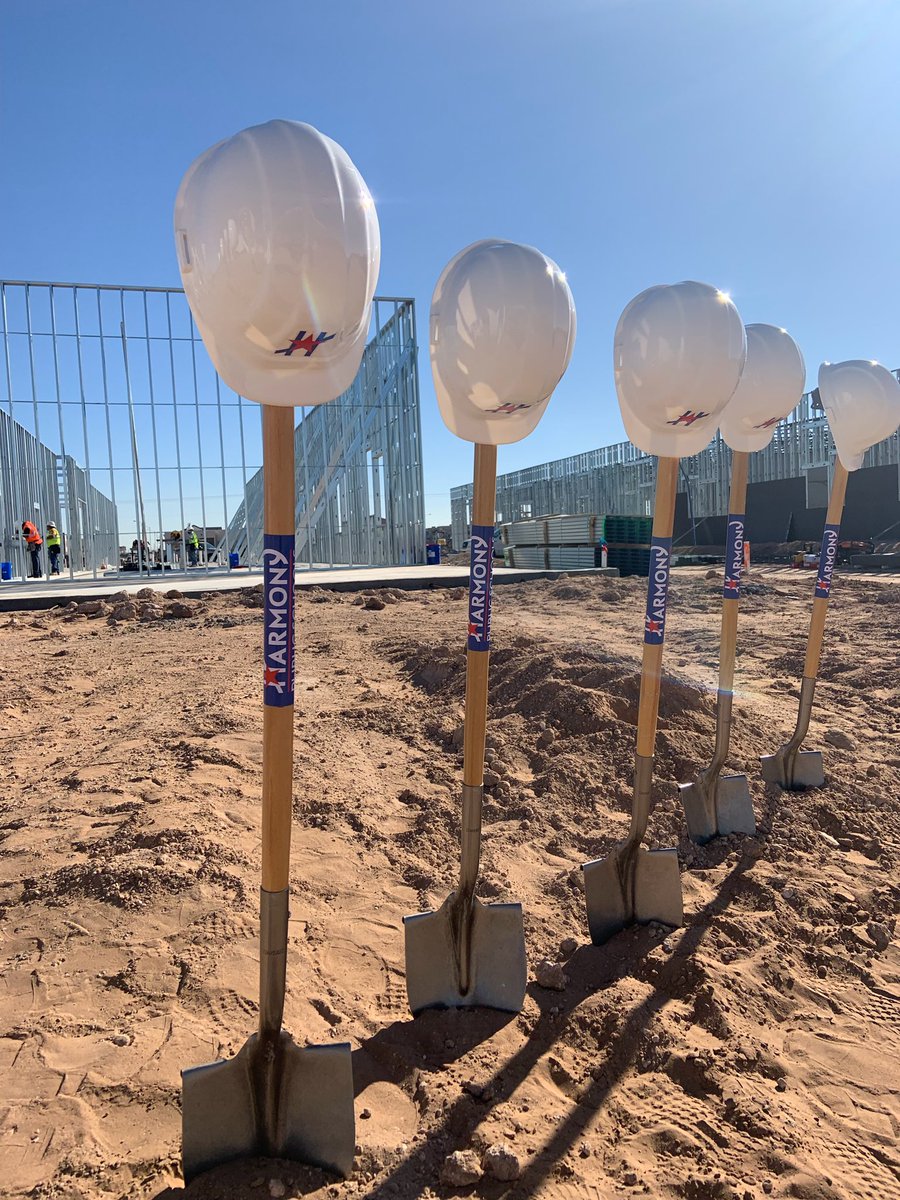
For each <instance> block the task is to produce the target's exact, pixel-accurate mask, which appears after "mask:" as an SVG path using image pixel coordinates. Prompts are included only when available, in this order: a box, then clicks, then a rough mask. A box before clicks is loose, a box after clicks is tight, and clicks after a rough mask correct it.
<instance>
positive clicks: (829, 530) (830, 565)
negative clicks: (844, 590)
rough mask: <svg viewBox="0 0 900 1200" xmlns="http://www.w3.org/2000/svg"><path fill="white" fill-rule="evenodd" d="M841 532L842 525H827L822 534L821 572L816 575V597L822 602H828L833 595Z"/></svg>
mask: <svg viewBox="0 0 900 1200" xmlns="http://www.w3.org/2000/svg"><path fill="white" fill-rule="evenodd" d="M840 532H841V527H840V525H826V526H825V529H824V531H823V533H822V550H821V553H820V554H819V570H818V573H817V574H816V596H817V597H818V598H819V599H820V600H827V599H828V597H829V596H830V595H831V577H832V575H833V574H834V564H835V562H836V561H837V548H838V536H839V535H840Z"/></svg>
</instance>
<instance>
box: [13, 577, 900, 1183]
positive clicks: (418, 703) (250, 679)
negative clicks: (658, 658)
mask: <svg viewBox="0 0 900 1200" xmlns="http://www.w3.org/2000/svg"><path fill="white" fill-rule="evenodd" d="M644 588H645V584H644V582H643V581H642V580H639V579H623V580H616V579H608V578H603V579H598V578H592V579H587V578H585V579H578V578H568V579H566V578H564V579H561V580H559V581H555V582H548V581H541V582H534V583H529V584H516V585H504V586H503V587H498V588H497V589H496V593H495V595H496V599H495V612H494V644H495V653H494V655H493V659H492V692H491V717H490V725H489V745H490V747H491V754H490V759H491V761H490V764H489V765H490V771H491V774H490V776H489V779H490V781H491V786H490V789H489V800H488V802H487V804H486V810H485V845H484V854H483V878H482V884H481V888H480V894H481V896H482V898H483V899H487V900H490V899H504V898H506V899H517V900H521V901H522V903H523V905H524V908H525V927H526V935H527V940H528V951H529V958H530V964H531V973H532V978H531V981H530V982H529V987H528V995H527V998H526V1001H525V1007H524V1010H523V1012H522V1013H521V1014H520V1015H518V1016H510V1015H509V1014H501V1013H495V1012H489V1011H485V1010H480V1011H463V1010H458V1011H444V1012H437V1011H433V1012H428V1013H425V1014H423V1015H421V1016H419V1017H418V1018H417V1019H415V1020H413V1019H412V1018H411V1017H410V1014H409V1012H408V1009H407V1007H406V996H405V988H404V964H403V935H402V926H401V920H402V917H403V915H404V914H405V913H413V912H416V911H420V910H422V909H424V908H428V907H431V906H436V905H438V904H439V903H440V902H441V901H442V900H443V899H444V897H445V896H446V895H447V894H448V892H449V891H450V890H451V889H452V888H453V886H454V881H455V871H456V864H457V836H458V834H457V823H458V811H459V805H458V798H459V788H460V781H461V759H460V746H461V736H460V735H461V726H460V722H461V716H462V699H463V694H464V666H465V660H464V651H463V648H462V647H463V640H464V628H465V622H466V606H465V596H464V592H463V590H462V589H455V590H449V591H448V590H436V591H433V592H398V591H382V592H379V593H377V594H375V595H374V596H372V597H365V596H361V595H356V596H352V595H340V594H332V593H328V592H312V593H304V594H302V595H301V596H300V597H299V600H298V606H297V615H298V623H299V625H298V637H297V644H298V662H297V701H298V711H297V716H296V734H297V754H296V763H295V808H294V812H295V822H294V841H293V852H292V887H293V893H294V899H293V903H292V913H291V926H290V939H291V945H290V958H289V967H288V1002H287V1011H286V1026H287V1028H288V1029H290V1030H291V1032H292V1033H293V1034H294V1035H295V1037H296V1038H297V1039H298V1041H300V1042H301V1044H302V1043H303V1042H304V1041H311V1042H323V1041H324V1042H328V1041H331V1040H336V1041H349V1042H350V1043H351V1045H352V1048H353V1064H354V1078H355V1087H356V1093H357V1097H356V1113H357V1141H358V1148H357V1151H358V1152H357V1156H356V1164H355V1168H354V1173H353V1176H352V1177H351V1178H350V1179H349V1180H348V1181H345V1182H339V1181H336V1180H335V1179H334V1178H331V1177H328V1176H326V1175H323V1174H321V1173H319V1172H316V1171H313V1170H310V1169H305V1168H302V1167H300V1166H297V1165H296V1164H290V1163H282V1162H263V1161H261V1160H260V1161H257V1162H253V1163H245V1164H239V1165H231V1166H226V1167H223V1168H220V1169H219V1170H217V1171H215V1172H212V1173H210V1174H209V1175H207V1176H204V1177H201V1178H200V1179H198V1180H197V1181H195V1183H194V1184H193V1185H192V1186H191V1188H190V1189H188V1191H187V1192H186V1193H185V1192H182V1190H181V1189H182V1183H181V1177H180V1169H179V1154H180V1111H179V1105H180V1076H179V1072H180V1070H181V1069H182V1068H185V1067H188V1066H193V1065H197V1064H200V1063H203V1062H206V1061H210V1060H211V1059H214V1058H215V1057H217V1056H227V1055H230V1054H231V1053H233V1052H235V1051H236V1050H237V1049H238V1048H239V1047H240V1045H241V1044H242V1043H243V1042H244V1040H245V1039H246V1037H247V1036H248V1035H249V1034H250V1033H251V1032H252V1031H253V1028H254V1024H255V1020H256V1013H257V1004H256V999H257V943H256V933H257V887H258V869H259V868H258V851H259V833H258V825H259V794H260V762H261V750H260V692H261V688H260V678H259V677H260V667H259V657H260V653H259V652H260V640H261V623H262V613H261V611H260V609H259V607H258V603H259V600H260V597H259V593H258V592H256V593H254V592H245V593H239V594H232V595H229V596H219V597H208V598H201V599H200V600H199V601H183V600H180V599H178V598H175V599H173V600H166V601H165V602H164V603H162V604H159V603H157V602H152V601H146V602H144V601H141V602H139V603H138V604H137V606H136V607H134V608H129V607H128V606H127V605H126V606H125V608H124V610H122V609H121V608H120V609H119V619H118V620H115V618H114V620H115V623H112V624H111V623H110V620H109V609H108V608H107V607H104V608H101V611H99V612H97V613H95V614H92V615H77V614H70V613H66V612H55V613H38V614H19V615H17V616H13V617H3V618H0V745H2V758H0V761H2V787H0V1196H2V1197H4V1198H10V1197H21V1196H29V1197H34V1198H36V1200H37V1198H40V1200H51V1198H54V1200H63V1198H65V1200H68V1198H70V1197H71V1198H72V1200H75V1198H78V1200H112V1198H115V1197H124V1196H134V1197H140V1198H141V1200H176V1198H177V1197H179V1196H185V1197H186V1200H189V1198H190V1197H194V1198H195V1200H216V1198H221V1200H269V1198H270V1197H271V1198H273V1200H277V1198H278V1197H282V1196H298V1195H307V1194H309V1195H313V1196H317V1197H318V1196H321V1197H325V1196H328V1197H336V1198H337V1200H345V1198H348V1197H358V1196H366V1197H372V1198H374V1200H387V1198H388V1197H395V1198H401V1197H404V1198H405V1197H420V1196H421V1197H437V1196H441V1197H443V1196H447V1195H449V1194H451V1193H452V1192H453V1191H454V1190H455V1189H454V1188H453V1187H451V1186H450V1185H445V1184H442V1182H441V1171H442V1167H443V1165H444V1162H445V1159H446V1158H447V1156H448V1155H449V1154H451V1152H454V1151H463V1150H469V1151H472V1152H473V1153H472V1154H471V1155H469V1156H468V1159H469V1161H470V1162H473V1163H476V1164H477V1163H479V1162H480V1161H481V1160H482V1157H483V1155H484V1153H485V1151H486V1150H487V1149H488V1148H490V1147H496V1146H498V1145H505V1146H507V1147H508V1148H509V1151H510V1154H509V1155H506V1156H504V1155H502V1154H499V1153H498V1152H497V1151H496V1150H495V1151H494V1155H493V1156H490V1155H489V1156H488V1159H487V1160H486V1161H497V1160H499V1161H500V1162H501V1164H503V1163H505V1164H506V1165H507V1166H509V1168H510V1171H509V1173H511V1174H515V1173H516V1171H517V1170H518V1172H519V1177H518V1179H515V1180H511V1181H505V1182H504V1181H499V1180H497V1179H495V1178H492V1177H489V1176H485V1177H484V1178H483V1179H482V1180H481V1181H479V1182H477V1183H476V1184H474V1186H473V1188H472V1189H471V1190H472V1192H473V1194H475V1195H477V1196H480V1197H484V1198H486V1200H499V1198H500V1197H508V1198H509V1200H514V1198H515V1200H521V1198H524V1197H531V1196H537V1197H553V1198H558V1200H568V1198H572V1200H574V1198H576V1197H587V1198H589V1200H609V1198H613V1197H615V1198H618V1197H632V1196H651V1197H662V1198H666V1200H676V1198H680V1200H762V1197H763V1196H768V1195H771V1196H774V1197H797V1198H803V1200H857V1198H859V1200H863V1198H864V1200H900V1152H898V1133H900V944H898V941H897V938H896V916H897V913H898V911H900V886H898V879H897V872H896V868H897V863H898V859H900V797H898V778H900V714H898V708H897V683H898V656H897V649H896V646H897V642H896V638H897V625H898V619H900V587H898V586H896V585H893V586H892V585H891V584H890V583H887V582H885V583H881V582H866V581H861V580H858V579H853V578H852V577H847V576H841V577H840V578H838V579H837V580H836V585H835V589H834V599H833V601H832V606H831V610H830V612H829V625H828V630H827V635H826V646H825V651H824V656H823V664H822V672H821V676H820V683H819V691H818V694H817V706H816V710H815V713H814V717H813V723H812V730H811V735H810V739H809V743H808V745H809V746H810V747H814V748H818V749H822V750H824V752H825V763H826V772H827V776H828V779H827V784H826V786H825V787H824V788H822V789H820V790H817V791H810V792H807V793H804V794H793V793H791V794H782V793H780V792H779V791H778V790H777V789H775V788H772V787H766V786H765V785H764V784H763V783H762V782H761V781H760V778H759V772H758V763H757V759H758V756H759V755H760V754H761V753H768V752H771V751H772V750H774V749H775V748H777V746H779V745H780V744H781V743H782V742H783V740H784V738H785V735H786V734H787V732H788V730H789V728H790V727H792V725H793V721H794V718H795V715H796V703H797V695H798V678H799V675H800V673H801V670H802V662H803V648H804V642H805V635H806V625H807V622H808V616H809V611H810V604H811V591H812V578H811V575H809V574H807V573H801V572H792V571H790V570H788V569H786V568H785V569H769V570H765V569H763V570H755V571H754V572H753V574H752V576H751V577H750V580H749V581H748V586H747V588H746V592H747V594H746V598H745V600H744V601H743V602H742V607H741V628H740V634H739V637H740V659H739V664H738V696H737V699H736V704H735V732H734V738H733V745H732V750H733V757H732V760H731V762H730V764H729V765H730V768H731V769H732V770H737V771H742V770H745V771H746V772H747V773H748V775H749V777H750V787H751V790H752V793H753V799H754V803H755V807H756V813H757V819H758V823H759V831H758V836H757V838H755V839H746V838H740V837H733V838H729V839H727V840H724V841H718V842H715V843H712V844H710V845H709V846H708V847H705V848H702V849H700V848H697V847H695V846H693V845H692V843H690V842H689V841H688V840H687V838H686V836H685V830H684V823H683V819H682V816H681V810H680V806H679V803H678V800H677V791H676V784H677V783H678V782H679V781H686V780H689V779H691V778H692V777H693V776H694V775H695V774H696V772H697V771H698V769H699V768H701V767H702V766H703V765H705V763H706V762H707V761H708V759H709V756H710V754H711V751H712V740H713V730H714V699H715V680H716V660H717V652H718V623H719V613H720V583H719V581H717V580H713V579H706V578H705V573H704V572H703V571H696V570H693V569H690V570H681V571H676V572H675V573H674V576H673V585H672V600H671V609H670V615H669V623H668V628H667V649H666V667H667V670H668V672H669V674H668V675H667V677H666V679H665V680H664V683H663V689H662V709H661V721H660V732H659V736H658V743H657V777H656V788H655V795H656V807H655V811H654V814H653V817H652V819H651V838H650V841H651V844H652V845H659V846H672V845H677V846H678V848H679V852H680V861H681V867H682V872H683V873H682V883H683V889H684V896H685V911H686V918H685V927H684V928H683V929H679V930H677V931H675V932H671V931H669V930H667V929H664V928H661V927H645V928H640V929H637V930H631V931H629V932H626V933H624V934H622V935H620V936H618V937H616V938H615V939H613V941H611V942H610V943H608V944H607V945H606V946H604V947H602V948H598V947H592V946H591V945H590V943H589V940H588V936H587V925H586V919H585V911H584V896H583V892H582V889H581V871H580V864H581V863H582V862H584V861H586V860H588V859H591V858H594V857H597V856H600V855H603V854H605V853H606V852H607V851H608V850H609V848H610V847H611V846H612V844H613V843H614V842H615V841H616V840H617V839H618V838H620V837H621V836H622V834H623V832H624V831H625V829H626V827H627V821H628V808H629V803H630V774H631V762H632V754H633V747H634V722H635V718H636V708H637V695H638V676H637V663H638V657H639V651H640V636H641V627H642V623H643V611H644V610H643V597H644ZM545 958H549V959H550V960H553V961H555V962H562V963H563V964H564V967H563V970H564V975H565V979H566V982H565V986H564V988H563V990H550V989H547V988H544V987H540V986H538V985H537V983H536V982H535V981H534V979H533V972H534V969H535V967H536V965H537V963H538V962H539V961H540V960H541V959H545ZM501 1173H502V1172H501ZM461 1190H465V1189H461Z"/></svg>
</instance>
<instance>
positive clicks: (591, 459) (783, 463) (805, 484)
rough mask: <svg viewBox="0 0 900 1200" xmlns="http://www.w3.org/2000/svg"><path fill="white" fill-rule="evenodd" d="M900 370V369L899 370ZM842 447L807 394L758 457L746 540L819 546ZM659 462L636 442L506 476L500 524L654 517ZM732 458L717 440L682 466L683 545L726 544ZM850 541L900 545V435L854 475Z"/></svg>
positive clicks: (500, 488) (456, 505) (457, 492)
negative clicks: (568, 516) (837, 449)
mask: <svg viewBox="0 0 900 1200" xmlns="http://www.w3.org/2000/svg"><path fill="white" fill-rule="evenodd" d="M895 373H896V372H895ZM833 461H834V445H833V443H832V440H831V435H830V433H829V431H828V422H827V420H826V418H825V414H824V412H823V411H822V405H821V402H820V401H819V395H818V391H814V392H808V393H807V394H806V395H804V396H803V398H802V400H801V402H800V404H799V405H798V406H797V407H796V408H795V409H794V411H793V412H792V413H791V414H790V415H789V416H788V417H787V418H786V419H785V420H784V421H782V422H781V423H780V424H779V425H777V426H776V427H775V434H774V437H773V438H772V441H771V443H770V444H769V446H768V447H767V448H766V449H765V450H760V451H759V452H758V453H756V454H753V455H751V456H750V479H749V486H748V489H747V524H746V533H747V538H748V540H750V541H751V542H753V541H757V542H787V541H807V540H811V541H818V539H819V538H820V537H821V534H822V526H823V524H824V522H825V509H826V508H827V506H828V492H829V488H830V481H831V472H832V468H833ZM655 464H656V460H655V459H654V458H652V457H651V456H649V455H647V454H644V453H643V452H642V451H640V450H638V449H637V448H636V447H635V446H632V444H631V443H630V442H617V443H616V444H615V445H613V446H605V447H603V448H602V449H599V450H588V451H586V452H585V453H584V454H574V455H572V456H571V457H569V458H558V459H556V460H555V461H553V462H546V463H541V464H540V465H539V466H534V467H525V468H524V469H523V470H521V471H511V472H510V473H509V474H507V475H499V476H498V477H497V521H498V523H500V522H506V521H518V520H522V519H525V518H528V517H543V516H551V515H555V514H562V513H598V514H600V513H603V514H607V515H613V514H614V515H617V516H648V515H649V514H650V513H651V512H652V510H653V496H654V490H655V486H656V484H655V477H656V468H655ZM730 472H731V451H730V450H729V449H728V447H727V446H726V445H725V443H724V442H723V441H722V439H721V437H720V436H719V435H718V434H716V437H715V438H714V439H713V441H712V442H711V443H710V445H709V446H707V448H706V449H705V450H703V451H702V452H701V453H700V454H695V455H694V456H693V457H692V458H683V459H682V460H681V471H680V479H679V484H678V499H677V505H676V510H675V541H676V542H677V543H680V544H682V545H685V544H694V545H720V544H724V541H725V518H726V514H727V511H728V488H729V479H730ZM471 512H472V485H471V483H467V484H462V485H461V486H459V487H455V488H452V489H451V492H450V514H451V519H452V527H453V544H454V545H455V546H461V545H462V542H463V540H464V539H465V538H467V537H468V536H469V534H468V527H469V525H470V523H471V519H472V518H471ZM841 534H842V536H843V537H846V538H859V539H872V540H875V541H877V540H880V539H881V537H882V536H883V537H884V539H885V540H890V541H898V540H900V432H897V433H894V434H892V436H891V437H889V438H886V439H885V440H884V441H883V442H879V443H878V445H877V446H873V447H872V448H871V449H870V450H869V451H868V452H867V453H866V457H865V461H864V464H863V467H862V468H861V469H860V470H859V471H853V472H851V474H850V482H849V485H848V488H847V503H846V507H845V509H844V518H843V521H842V523H841Z"/></svg>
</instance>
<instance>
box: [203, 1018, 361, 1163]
mask: <svg viewBox="0 0 900 1200" xmlns="http://www.w3.org/2000/svg"><path fill="white" fill-rule="evenodd" d="M257 1045H258V1035H256V1034H254V1035H253V1037H251V1038H250V1039H249V1040H248V1041H247V1042H245V1043H244V1045H243V1046H242V1047H241V1049H240V1050H239V1051H238V1053H237V1054H236V1055H235V1056H234V1058H229V1059H226V1060H224V1061H220V1062H214V1063H207V1064H205V1065H204V1066H201V1067H192V1068H191V1069H190V1070H188V1071H182V1073H181V1081H182V1168H183V1172H184V1179H185V1182H186V1183H188V1182H190V1180H191V1179H193V1178H195V1176H197V1175H200V1174H201V1173H202V1172H203V1171H208V1170H210V1169H211V1168H212V1167H216V1166H219V1165H220V1164H221V1163H225V1162H230V1161H231V1160H232V1159H236V1158H252V1157H256V1156H262V1155H271V1156H274V1157H276V1158H290V1159H294V1160H296V1161H298V1162H303V1163H309V1164H311V1165H313V1166H317V1167H323V1168H324V1169H325V1170H327V1171H333V1172H335V1173H336V1174H338V1175H344V1176H346V1175H349V1173H350V1171H351V1170H352V1168H353V1155H354V1151H355V1146H356V1128H355V1120H354V1113H353V1071H352V1066H351V1059H350V1045H349V1043H348V1042H341V1043H336V1044H334V1045H328V1046H307V1047H305V1048H303V1049H301V1048H300V1047H299V1046H298V1045H297V1044H296V1043H295V1042H294V1041H293V1039H292V1038H291V1037H290V1036H289V1035H288V1034H286V1033H282V1034H281V1038H280V1040H279V1043H278V1050H277V1053H276V1060H277V1064H278V1070H279V1072H280V1078H279V1083H280V1086H279V1089H278V1119H277V1122H276V1129H275V1130H274V1131H273V1134H272V1138H271V1142H270V1140H269V1138H268V1137H267V1135H266V1131H265V1130H263V1129H262V1128H261V1127H260V1120H259V1116H258V1114H259V1113H260V1111H261V1109H262V1097H260V1096H259V1095H258V1094H257V1093H258V1086H259V1084H258V1073H257V1072H255V1071H254V1057H255V1055H254V1051H255V1050H256V1047H257Z"/></svg>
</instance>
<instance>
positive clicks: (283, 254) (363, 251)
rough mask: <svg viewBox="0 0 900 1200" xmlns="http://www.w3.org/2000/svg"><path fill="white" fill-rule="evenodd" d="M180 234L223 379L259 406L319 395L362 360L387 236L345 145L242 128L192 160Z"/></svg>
mask: <svg viewBox="0 0 900 1200" xmlns="http://www.w3.org/2000/svg"><path fill="white" fill-rule="evenodd" d="M175 242H176V246H177V250H178V261H179V266H180V269H181V278H182V281H183V283H184V290H185V292H186V294H187V298H188V302H189V304H190V306H191V311H192V312H193V314H194V319H195V321H196V322H197V327H198V329H199V330H200V333H201V335H202V337H203V342H204V344H205V346H206V348H207V350H208V351H209V355H210V357H211V358H212V360H213V362H214V363H215V366H216V370H217V371H218V372H219V374H220V375H221V377H222V379H224V381H225V383H227V384H228V386H229V387H231V388H233V389H234V391H236V392H238V393H240V395H242V396H245V397H246V398H247V399H248V400H256V401H258V402H259V403H261V404H277V405H283V406H289V405H301V404H303V405H312V404H324V403H325V402H326V401H328V400H333V399H334V398H335V396H339V395H340V394H341V392H343V391H345V390H346V389H347V388H348V387H349V386H350V384H351V383H352V382H353V379H354V377H355V375H356V372H357V370H358V369H359V363H360V360H361V358H362V353H363V350H364V349H365V344H366V337H367V334H368V331H369V319H370V313H371V304H372V296H373V295H374V293H375V283H376V280H377V278H378V266H379V260H380V255H381V243H380V238H379V232H378V219H377V217H376V215H375V205H374V203H373V202H372V197H371V196H370V194H369V189H368V188H367V187H366V185H365V182H364V181H363V178H362V176H361V175H360V173H359V171H357V169H356V167H354V165H353V163H352V162H351V161H350V158H349V157H348V155H347V153H346V152H345V151H344V150H343V149H342V148H341V147H340V146H339V145H338V144H337V142H333V141H332V140H331V138H327V137H325V136H324V135H323V134H321V133H319V132H318V130H316V129H313V127H312V126H311V125H303V124H301V123H300V122H298V121H269V122H267V123H266V124H265V125H254V126H252V127H251V128H250V129H245V130H244V131H243V132H242V133H238V134H235V136H234V137H230V138H228V139H226V140H225V141H223V142H219V143H218V145H215V146H213V147H212V148H211V149H209V150H207V151H206V153H205V154H201V155H200V157H199V158H198V159H196V160H195V162H194V163H193V164H192V165H191V166H190V167H189V168H188V171H187V173H186V175H185V177H184V179H183V180H182V181H181V187H180V188H179V189H178V197H177V199H176V201H175Z"/></svg>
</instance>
